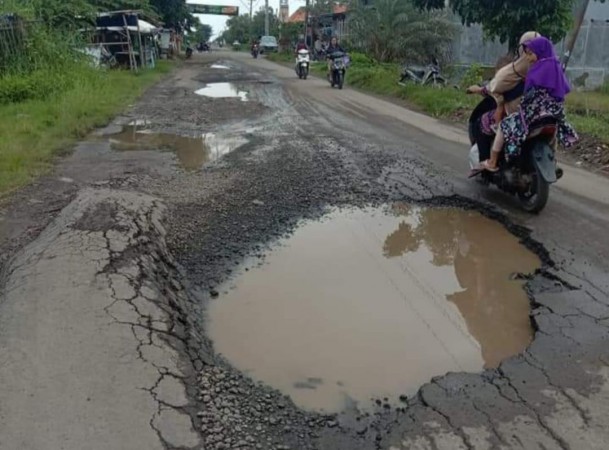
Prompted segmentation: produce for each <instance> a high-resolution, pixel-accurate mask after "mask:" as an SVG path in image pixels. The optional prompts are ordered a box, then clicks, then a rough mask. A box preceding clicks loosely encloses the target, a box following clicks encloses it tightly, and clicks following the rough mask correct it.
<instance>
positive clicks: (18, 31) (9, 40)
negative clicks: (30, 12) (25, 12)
mask: <svg viewBox="0 0 609 450" xmlns="http://www.w3.org/2000/svg"><path fill="white" fill-rule="evenodd" d="M25 38H26V24H25V22H23V21H22V20H21V19H20V18H19V17H17V16H15V15H5V16H0V73H3V72H5V71H7V69H8V68H9V67H11V66H12V65H13V64H14V62H15V61H16V60H18V59H19V56H20V54H21V53H22V52H23V51H24V49H25V45H26V39H25Z"/></svg>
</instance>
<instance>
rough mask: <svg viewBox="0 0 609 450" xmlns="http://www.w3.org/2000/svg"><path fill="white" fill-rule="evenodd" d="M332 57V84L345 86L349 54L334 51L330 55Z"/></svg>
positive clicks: (340, 87) (340, 86)
mask: <svg viewBox="0 0 609 450" xmlns="http://www.w3.org/2000/svg"><path fill="white" fill-rule="evenodd" d="M328 57H329V58H330V61H331V63H330V80H329V81H330V85H331V86H332V87H335V86H337V87H338V88H339V89H342V88H343V85H344V84H345V73H346V72H347V67H348V66H349V56H348V55H347V54H346V53H343V52H334V53H332V54H331V55H328Z"/></svg>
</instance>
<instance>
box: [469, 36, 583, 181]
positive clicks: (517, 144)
mask: <svg viewBox="0 0 609 450" xmlns="http://www.w3.org/2000/svg"><path fill="white" fill-rule="evenodd" d="M524 52H525V57H526V58H527V59H528V60H529V63H530V69H529V71H528V74H527V79H526V83H525V87H524V91H525V92H524V97H523V99H522V102H521V104H520V106H519V108H518V110H517V111H516V112H515V113H513V114H511V115H509V116H508V117H507V118H505V119H504V120H502V122H501V124H500V127H499V129H498V130H497V135H496V136H495V141H494V143H493V148H492V151H491V157H490V159H488V160H487V161H484V162H483V163H482V164H481V166H480V167H481V169H483V170H488V171H489V172H496V171H497V170H498V166H497V164H498V160H499V155H500V153H501V152H502V151H503V150H504V147H505V152H506V155H508V156H514V155H517V154H518V152H519V151H520V148H521V146H522V144H523V142H524V141H525V140H526V138H527V136H528V135H529V131H530V129H531V126H532V125H533V124H535V123H539V121H540V120H542V119H546V118H552V119H554V120H556V122H557V124H558V134H557V137H558V140H559V142H560V143H561V144H562V145H564V146H565V147H569V146H571V145H573V144H574V143H575V142H577V140H578V139H579V138H578V136H577V134H576V132H575V130H574V129H573V127H571V125H570V124H569V123H568V122H567V121H566V119H565V111H564V103H565V97H566V96H567V94H569V92H570V91H571V87H570V85H569V80H567V77H566V76H565V74H564V72H563V69H562V66H561V65H560V61H559V60H558V57H557V56H556V53H555V52H554V46H553V44H552V42H551V41H550V40H548V39H547V38H545V37H538V38H535V39H533V40H531V41H528V42H525V43H524Z"/></svg>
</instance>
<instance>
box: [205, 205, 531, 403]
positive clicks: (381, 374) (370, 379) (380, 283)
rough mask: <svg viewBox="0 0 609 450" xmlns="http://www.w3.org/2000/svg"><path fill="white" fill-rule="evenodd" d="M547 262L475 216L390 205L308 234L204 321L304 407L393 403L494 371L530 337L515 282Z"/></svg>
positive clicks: (302, 231)
mask: <svg viewBox="0 0 609 450" xmlns="http://www.w3.org/2000/svg"><path fill="white" fill-rule="evenodd" d="M540 265H541V262H540V260H539V258H538V257H537V256H536V255H535V254H533V253H532V252H530V251H529V250H528V249H527V248H525V247H524V246H523V245H521V244H520V243H519V241H518V239H517V238H516V237H515V236H513V235H512V234H510V233H509V232H508V231H507V230H506V229H505V228H504V227H503V226H502V225H501V224H499V223H497V222H495V221H493V220H491V219H488V218H486V217H484V216H483V215H481V214H480V213H478V212H475V211H465V210H460V209H450V208H448V209H444V208H420V207H410V206H404V205H401V206H394V207H391V208H376V209H365V210H354V211H344V210H342V211H335V212H332V213H330V214H328V215H327V216H326V217H325V218H324V219H323V220H321V221H311V222H305V223H303V225H302V226H301V227H300V228H299V229H297V230H296V232H295V233H294V235H293V236H292V237H291V238H289V239H287V240H285V241H282V242H281V243H279V244H278V245H277V248H276V249H274V250H273V251H272V252H271V253H270V254H269V255H268V257H267V259H266V263H265V264H264V265H258V266H256V265H254V264H253V263H252V264H250V265H247V264H246V265H245V266H244V267H243V269H242V271H241V273H240V275H239V276H237V277H236V278H235V279H234V280H233V281H232V282H231V283H230V284H227V285H226V286H224V289H223V291H224V293H223V294H222V295H220V297H219V298H218V299H216V300H215V301H213V302H212V303H211V304H210V306H209V311H208V331H209V333H210V336H211V338H212V340H213V341H214V345H215V348H216V350H217V352H218V353H220V354H221V355H223V356H224V357H225V358H226V359H227V360H228V361H229V362H231V363H232V364H233V365H234V366H235V367H237V368H238V369H240V370H241V371H243V372H245V373H247V374H249V375H250V376H251V377H252V378H254V379H256V380H259V381H262V382H264V383H267V384H269V385H270V386H272V387H274V388H277V389H279V390H281V391H283V392H285V393H286V394H288V395H290V397H291V398H292V399H293V400H294V402H295V403H296V404H298V405H299V406H301V407H302V408H305V409H308V410H315V411H325V412H338V411H341V410H343V409H345V408H346V407H349V406H357V407H358V408H359V409H367V408H369V407H371V406H372V405H373V401H374V399H375V398H379V397H387V398H388V399H389V401H390V402H391V401H393V402H397V401H398V399H399V397H400V396H401V395H411V394H414V393H415V392H416V390H417V389H418V388H419V387H420V386H421V385H422V384H424V383H426V382H428V381H429V380H430V379H431V378H432V377H434V376H437V375H443V374H445V373H447V372H451V371H468V372H477V371H480V370H482V369H483V368H485V367H486V368H488V367H495V366H497V365H498V364H499V362H501V361H502V360H503V359H505V358H507V357H509V356H511V355H514V354H517V353H519V352H521V351H523V350H524V349H525V348H526V347H527V346H528V344H529V343H530V342H531V339H532V336H533V330H532V327H531V322H530V317H529V312H530V305H529V301H528V298H527V296H526V293H525V292H524V289H523V281H521V280H520V279H518V277H515V276H514V275H515V274H518V273H525V274H528V273H532V272H534V271H535V270H536V269H537V268H539V267H540Z"/></svg>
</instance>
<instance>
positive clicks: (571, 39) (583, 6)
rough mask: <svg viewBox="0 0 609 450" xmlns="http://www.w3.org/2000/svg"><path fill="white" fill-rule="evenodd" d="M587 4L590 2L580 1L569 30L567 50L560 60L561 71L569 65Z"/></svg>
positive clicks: (586, 0)
mask: <svg viewBox="0 0 609 450" xmlns="http://www.w3.org/2000/svg"><path fill="white" fill-rule="evenodd" d="M589 4H590V0H580V4H579V8H578V10H577V12H576V13H575V24H574V25H573V29H572V30H571V33H569V38H568V39H567V42H566V47H567V48H566V51H565V54H564V55H563V60H562V68H563V70H566V69H567V65H568V64H569V60H570V59H571V55H572V54H573V49H574V48H575V43H576V42H577V37H578V36H579V30H580V29H581V27H582V23H583V22H584V17H585V16H586V11H587V10H588V5H589Z"/></svg>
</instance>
